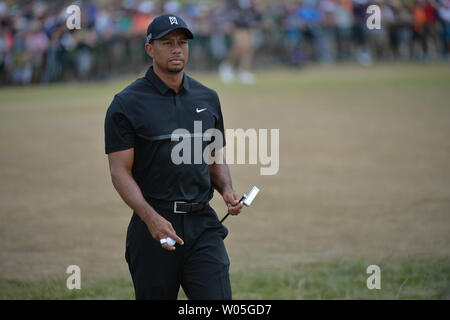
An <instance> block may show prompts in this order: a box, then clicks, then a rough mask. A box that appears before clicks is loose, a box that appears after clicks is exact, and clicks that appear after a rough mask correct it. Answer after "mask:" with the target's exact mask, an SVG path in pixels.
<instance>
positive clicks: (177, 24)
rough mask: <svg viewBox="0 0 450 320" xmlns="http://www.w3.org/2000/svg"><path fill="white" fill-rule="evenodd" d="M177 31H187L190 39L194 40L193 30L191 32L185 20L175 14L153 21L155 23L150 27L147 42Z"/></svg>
mask: <svg viewBox="0 0 450 320" xmlns="http://www.w3.org/2000/svg"><path fill="white" fill-rule="evenodd" d="M176 29H183V30H184V31H186V34H187V36H188V39H193V38H194V35H193V34H192V32H191V30H189V28H188V27H187V24H186V22H184V20H183V19H181V18H180V17H179V16H176V15H174V14H163V15H160V16H158V17H156V18H155V19H153V21H152V22H151V23H150V24H149V25H148V28H147V42H148V43H150V42H152V41H153V40H155V39H160V38H162V37H164V36H165V35H166V34H168V33H169V32H172V31H173V30H176Z"/></svg>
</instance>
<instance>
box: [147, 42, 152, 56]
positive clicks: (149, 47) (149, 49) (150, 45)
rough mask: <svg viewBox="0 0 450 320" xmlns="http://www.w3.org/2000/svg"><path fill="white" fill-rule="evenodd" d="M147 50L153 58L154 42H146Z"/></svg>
mask: <svg viewBox="0 0 450 320" xmlns="http://www.w3.org/2000/svg"><path fill="white" fill-rule="evenodd" d="M145 52H147V54H148V55H149V56H150V57H152V58H153V44H151V43H146V44H145Z"/></svg>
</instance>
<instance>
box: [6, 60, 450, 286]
mask: <svg viewBox="0 0 450 320" xmlns="http://www.w3.org/2000/svg"><path fill="white" fill-rule="evenodd" d="M197 78H198V79H200V80H201V81H203V82H204V83H205V84H207V85H209V86H211V87H213V88H215V89H216V90H217V91H218V92H219V95H220V97H221V101H222V108H223V112H224V116H225V125H226V127H228V128H279V129H280V170H279V173H278V174H277V175H274V176H261V175H260V174H259V166H248V165H245V166H243V165H231V170H232V175H233V180H234V186H235V189H236V190H237V191H239V192H242V193H244V192H247V191H248V190H249V189H250V188H251V187H252V186H253V185H257V186H259V187H260V189H261V193H260V195H259V196H258V198H257V199H256V200H255V202H254V205H253V206H252V207H251V208H249V209H246V210H245V212H244V213H243V214H242V215H241V216H239V217H232V218H229V219H228V220H227V221H226V225H227V226H228V227H229V229H230V234H229V236H228V238H227V240H226V243H227V247H228V250H229V254H230V258H231V261H232V268H233V270H242V269H244V268H249V267H262V268H264V267H278V266H279V267H281V266H285V265H292V264H295V263H299V262H305V261H327V260H336V259H343V260H344V259H359V258H364V259H372V260H373V261H374V263H376V261H377V259H382V258H393V259H395V258H403V257H446V256H447V257H448V256H449V254H450V161H449V159H450V139H449V138H450V104H449V101H450V68H449V67H448V65H428V66H418V65H416V66H413V65H397V66H392V65H386V66H378V67H376V68H373V69H362V68H360V67H357V66H340V67H333V68H328V69H322V68H318V67H314V68H311V69H306V70H302V71H289V70H279V71H266V72H260V73H259V74H258V78H257V80H258V82H257V84H256V85H254V86H250V87H243V86H239V85H231V86H224V85H221V84H220V83H219V82H218V81H217V79H216V77H215V76H214V75H198V76H197ZM131 80H132V79H126V80H121V81H113V82H107V83H102V84H70V85H55V86H49V87H31V88H30V87H29V88H3V89H2V90H0V101H1V102H0V136H1V139H0V147H1V150H2V153H1V156H0V179H1V183H0V214H1V221H2V222H1V225H0V276H1V277H3V278H17V277H21V278H31V279H34V278H42V277H46V276H54V275H57V276H62V275H64V272H65V270H66V267H67V266H68V265H70V264H77V265H79V266H80V267H81V269H82V273H83V274H85V275H86V274H92V275H95V274H102V275H106V274H108V275H110V274H111V275H116V274H127V272H128V271H127V265H126V263H125V260H124V258H123V256H124V246H125V244H124V243H125V233H126V228H127V224H128V221H129V218H130V214H131V211H130V209H128V207H127V206H126V205H125V204H124V203H123V202H122V201H121V200H120V198H119V196H118V195H117V193H116V192H115V190H114V188H113V186H112V184H111V182H110V178H109V172H108V167H107V158H106V155H105V154H104V151H103V150H104V144H103V120H104V114H105V110H106V108H107V106H108V105H109V103H110V101H111V99H112V96H113V94H114V93H115V92H118V91H119V90H121V88H123V87H124V86H125V85H126V84H127V83H128V82H130V81H131ZM213 203H214V204H215V208H216V211H217V212H218V214H219V216H221V215H223V214H224V212H225V207H224V205H223V201H222V200H221V199H220V198H218V197H217V194H216V198H215V199H214V200H213ZM244 242H245V243H244Z"/></svg>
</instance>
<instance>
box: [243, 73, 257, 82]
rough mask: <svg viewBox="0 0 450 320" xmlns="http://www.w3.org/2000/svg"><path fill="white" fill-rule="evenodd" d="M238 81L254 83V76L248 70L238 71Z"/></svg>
mask: <svg viewBox="0 0 450 320" xmlns="http://www.w3.org/2000/svg"><path fill="white" fill-rule="evenodd" d="M239 81H241V83H242V84H253V83H255V76H254V75H253V73H250V72H241V73H239Z"/></svg>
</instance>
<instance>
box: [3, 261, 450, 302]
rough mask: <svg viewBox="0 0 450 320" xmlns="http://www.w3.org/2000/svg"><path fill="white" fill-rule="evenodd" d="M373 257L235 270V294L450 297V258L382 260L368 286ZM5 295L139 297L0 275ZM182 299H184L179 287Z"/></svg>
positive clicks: (119, 288) (102, 284)
mask: <svg viewBox="0 0 450 320" xmlns="http://www.w3.org/2000/svg"><path fill="white" fill-rule="evenodd" d="M371 263H374V262H373V261H372V262H368V261H345V262H344V261H334V262H320V263H307V264H298V265H295V266H292V267H289V268H286V269H282V270H258V269H255V270H250V271H248V272H244V271H239V272H232V273H231V282H232V289H233V298H234V299H244V300H245V299H442V298H447V299H448V298H449V296H448V295H449V292H448V289H449V287H448V286H449V280H450V258H433V259H405V260H401V261H389V260H384V261H378V262H375V263H378V266H379V267H380V269H381V289H380V290H369V289H368V288H367V286H366V280H367V278H368V277H369V276H370V275H368V274H366V268H367V266H368V265H370V264H371ZM0 289H1V290H0V292H1V293H0V298H1V299H134V292H133V286H132V282H131V280H130V278H129V277H124V276H117V277H93V278H87V279H83V278H82V282H81V289H80V290H68V289H67V288H66V279H65V278H48V279H41V280H37V281H20V280H17V279H16V280H0ZM179 298H180V299H185V298H186V296H185V295H184V292H183V291H182V290H180V294H179Z"/></svg>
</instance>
